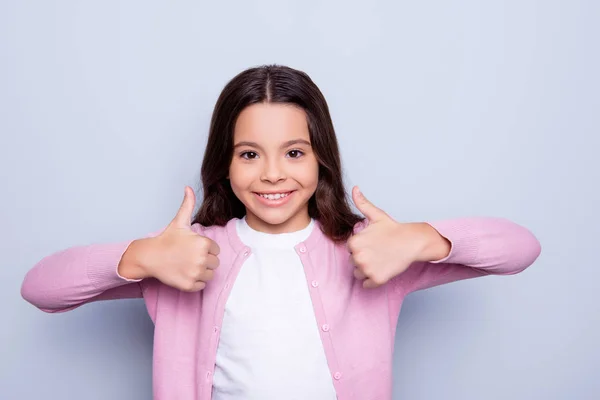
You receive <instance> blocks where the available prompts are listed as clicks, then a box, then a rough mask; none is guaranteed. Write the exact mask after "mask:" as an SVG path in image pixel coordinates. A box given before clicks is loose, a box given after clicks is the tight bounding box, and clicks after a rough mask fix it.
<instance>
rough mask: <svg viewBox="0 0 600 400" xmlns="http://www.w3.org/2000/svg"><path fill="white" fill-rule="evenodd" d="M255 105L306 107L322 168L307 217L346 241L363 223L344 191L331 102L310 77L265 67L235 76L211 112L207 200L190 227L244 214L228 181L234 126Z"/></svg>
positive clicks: (205, 180)
mask: <svg viewBox="0 0 600 400" xmlns="http://www.w3.org/2000/svg"><path fill="white" fill-rule="evenodd" d="M256 103H286V104H293V105H296V106H298V107H300V108H302V109H303V110H304V111H305V113H306V116H307V122H308V129H309V135H310V141H311V144H312V148H313V151H314V153H315V156H316V159H317V162H318V163H319V181H318V184H317V189H316V191H315V193H314V194H313V196H311V198H310V199H309V201H308V214H309V216H310V217H311V218H314V219H315V220H317V221H319V223H320V225H321V230H322V231H323V233H324V234H325V235H326V236H327V237H329V238H330V239H332V240H333V241H336V242H339V241H344V240H347V239H348V238H349V237H350V235H351V234H352V231H353V227H354V225H355V224H356V223H357V222H359V221H362V220H363V219H364V218H362V217H361V216H359V215H357V214H355V213H354V212H353V211H352V209H351V207H350V203H349V199H348V197H347V195H346V191H345V189H344V183H343V178H342V166H341V159H340V153H339V146H338V143H337V138H336V135H335V130H334V127H333V122H332V120H331V116H330V114H329V107H328V106H327V102H326V101H325V98H324V96H323V94H322V93H321V91H320V90H319V88H318V87H317V85H315V83H314V82H313V81H312V80H311V79H310V77H309V76H308V75H307V74H306V73H304V72H302V71H299V70H296V69H293V68H290V67H286V66H281V65H263V66H260V67H254V68H250V69H247V70H245V71H243V72H241V73H239V74H238V75H236V76H235V77H234V78H233V79H232V80H231V81H229V83H227V85H226V86H225V87H224V88H223V90H222V92H221V94H220V95H219V98H218V99H217V102H216V104H215V108H214V110H213V114H212V118H211V122H210V131H209V135H208V141H207V144H206V149H205V152H204V159H203V161H202V170H201V178H202V187H203V192H204V193H203V201H202V204H201V206H200V209H199V210H198V212H197V213H196V215H195V216H194V219H193V222H192V223H200V224H201V225H204V226H212V225H220V226H223V225H225V224H226V223H227V221H229V220H230V219H231V218H242V217H243V216H244V215H245V214H246V208H245V206H244V205H243V203H242V202H241V201H240V200H239V199H238V198H237V197H236V196H235V194H234V193H233V190H232V189H231V185H230V182H229V180H228V179H227V175H228V171H229V166H230V164H231V160H232V157H233V135H234V127H235V123H236V121H237V118H238V116H239V115H240V113H241V112H242V110H243V109H244V108H246V107H248V106H250V105H252V104H256Z"/></svg>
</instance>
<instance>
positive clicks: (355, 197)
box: [352, 186, 388, 222]
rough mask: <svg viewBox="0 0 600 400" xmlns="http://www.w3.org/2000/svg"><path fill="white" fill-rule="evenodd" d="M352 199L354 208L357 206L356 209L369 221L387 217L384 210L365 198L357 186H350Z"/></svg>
mask: <svg viewBox="0 0 600 400" xmlns="http://www.w3.org/2000/svg"><path fill="white" fill-rule="evenodd" d="M352 201H354V204H355V205H356V208H358V210H359V211H360V212H361V213H363V215H364V216H365V217H367V218H368V219H369V221H371V222H376V221H379V220H382V219H384V218H387V217H388V215H387V214H386V213H385V211H383V210H381V209H380V208H377V207H375V205H373V203H371V202H370V201H369V200H367V198H366V197H365V195H364V194H362V192H361V191H360V189H359V188H358V186H354V187H353V188H352Z"/></svg>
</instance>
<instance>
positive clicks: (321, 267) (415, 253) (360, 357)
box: [22, 66, 540, 400]
mask: <svg viewBox="0 0 600 400" xmlns="http://www.w3.org/2000/svg"><path fill="white" fill-rule="evenodd" d="M341 170H342V168H341V163H340V155H339V151H338V144H337V139H336V136H335V132H334V128H333V124H332V121H331V117H330V115H329V110H328V107H327V103H326V102H325V99H324V98H323V95H322V94H321V92H320V91H319V89H318V88H317V86H316V85H315V84H314V83H313V82H312V80H311V79H310V78H309V77H308V76H307V75H306V74H305V73H303V72H301V71H297V70H294V69H291V68H288V67H283V66H263V67H259V68H252V69H249V70H246V71H244V72H242V73H240V74H239V75H237V76H236V77H234V78H233V80H231V81H230V82H229V83H228V84H227V85H226V86H225V88H224V89H223V92H222V93H221V95H220V97H219V99H218V101H217V103H216V106H215V109H214V113H213V116H212V120H211V124H210V133H209V137H208V143H207V146H206V151H205V157H204V160H203V163H202V186H203V189H204V198H203V201H202V204H201V206H200V209H199V211H198V212H197V213H196V214H195V215H193V210H194V208H195V196H194V193H193V191H192V190H191V189H190V188H189V187H186V188H185V195H184V199H183V203H182V205H181V207H180V209H179V211H178V212H177V214H176V215H175V217H174V219H173V220H172V221H171V222H170V223H169V224H168V226H166V228H164V229H162V230H161V231H159V232H156V233H153V234H150V235H148V236H147V237H144V238H141V239H138V240H131V241H127V242H124V243H113V244H92V245H88V246H78V247H71V248H69V249H66V250H63V251H60V252H57V253H55V254H52V255H49V256H47V257H45V258H44V259H42V260H41V261H40V262H39V263H38V264H37V265H35V266H34V267H33V268H32V269H31V271H29V272H28V274H27V276H26V277H25V280H24V282H23V286H22V295H23V297H24V298H25V299H26V300H27V301H29V302H30V303H32V304H33V305H35V306H36V307H38V308H39V309H41V310H43V311H46V312H50V313H56V312H64V311H68V310H72V309H74V308H77V307H79V306H81V305H83V304H85V303H89V302H92V301H98V300H107V299H117V298H135V297H142V298H143V299H144V301H145V303H146V306H147V309H148V313H149V315H150V317H151V318H152V321H153V322H154V324H155V327H156V329H155V332H154V361H153V378H154V379H153V393H154V398H155V399H161V400H173V399H179V400H198V399H201V400H204V399H215V400H225V399H227V400H229V399H260V400H268V399H302V400H305V399H311V400H313V399H326V400H332V399H336V398H337V399H343V400H346V399H358V400H366V399H390V398H391V390H392V385H391V377H392V355H393V344H394V335H395V329H396V322H397V318H398V315H399V312H400V307H401V305H402V301H403V299H404V298H405V296H406V295H408V294H409V293H411V292H414V291H416V290H420V289H425V288H429V287H432V286H435V285H441V284H444V283H448V282H452V281H457V280H460V279H467V278H473V277H478V276H485V275H490V274H497V275H509V274H515V273H518V272H521V271H522V270H524V269H525V268H526V267H528V266H529V265H531V264H532V263H533V262H534V261H535V259H536V258H537V257H538V255H539V253H540V244H539V243H538V241H537V239H536V238H535V237H534V236H533V235H532V234H531V233H530V232H529V231H528V230H527V229H525V228H523V227H521V226H519V225H517V224H515V223H512V222H510V221H507V220H505V219H499V218H462V219H453V220H444V221H437V222H430V223H399V222H397V221H394V220H393V219H392V218H390V216H389V215H387V214H386V213H385V212H384V211H382V210H380V209H378V208H377V207H376V206H374V205H373V204H371V203H370V202H369V201H368V200H367V199H366V198H365V197H364V196H363V195H362V194H361V193H360V191H359V190H358V188H357V187H355V188H353V190H352V200H353V202H354V204H355V205H356V207H357V208H358V210H359V211H361V213H362V214H364V216H365V217H366V218H363V217H361V216H359V215H356V214H354V213H353V212H352V210H351V207H350V204H349V201H348V200H347V198H346V192H345V190H344V186H343V183H342V174H341Z"/></svg>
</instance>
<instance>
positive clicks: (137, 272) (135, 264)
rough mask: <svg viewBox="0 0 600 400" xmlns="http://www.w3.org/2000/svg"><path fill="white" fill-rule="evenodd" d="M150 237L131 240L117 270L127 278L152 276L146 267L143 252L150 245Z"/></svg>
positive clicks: (134, 278) (137, 278) (135, 278)
mask: <svg viewBox="0 0 600 400" xmlns="http://www.w3.org/2000/svg"><path fill="white" fill-rule="evenodd" d="M148 240H149V238H144V239H138V240H134V241H133V242H131V244H130V245H129V247H127V250H125V253H123V256H122V257H121V261H120V262H119V266H118V268H117V271H118V273H119V275H121V276H122V277H123V278H125V279H131V280H140V279H145V278H150V277H151V276H150V274H149V273H148V271H147V269H146V268H145V266H144V265H145V264H144V262H143V257H142V256H143V254H144V252H145V249H146V248H147V246H148Z"/></svg>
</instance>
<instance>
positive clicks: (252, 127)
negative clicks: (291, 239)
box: [229, 103, 319, 233]
mask: <svg viewBox="0 0 600 400" xmlns="http://www.w3.org/2000/svg"><path fill="white" fill-rule="evenodd" d="M233 145H234V148H233V158H232V161H231V165H230V167H229V180H230V182H231V188H232V189H233V192H234V193H235V195H236V196H237V198H238V199H240V201H241V202H242V203H243V204H244V205H245V206H246V220H247V221H248V225H250V226H251V227H252V228H254V229H256V230H258V231H262V232H267V233H284V232H293V231H297V230H300V229H302V228H305V227H306V226H307V225H308V223H309V222H310V217H309V215H308V200H309V199H310V197H311V196H312V195H313V194H314V193H315V190H316V188H317V183H318V179H319V164H318V162H317V159H316V157H315V154H314V153H313V151H312V146H311V143H310V135H309V131H308V124H307V121H306V113H305V112H304V110H302V109H301V108H299V107H296V106H293V105H288V104H277V103H259V104H253V105H251V106H248V107H246V108H245V109H244V110H243V111H242V112H241V113H240V115H239V117H238V119H237V122H236V125H235V129H234V137H233Z"/></svg>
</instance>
